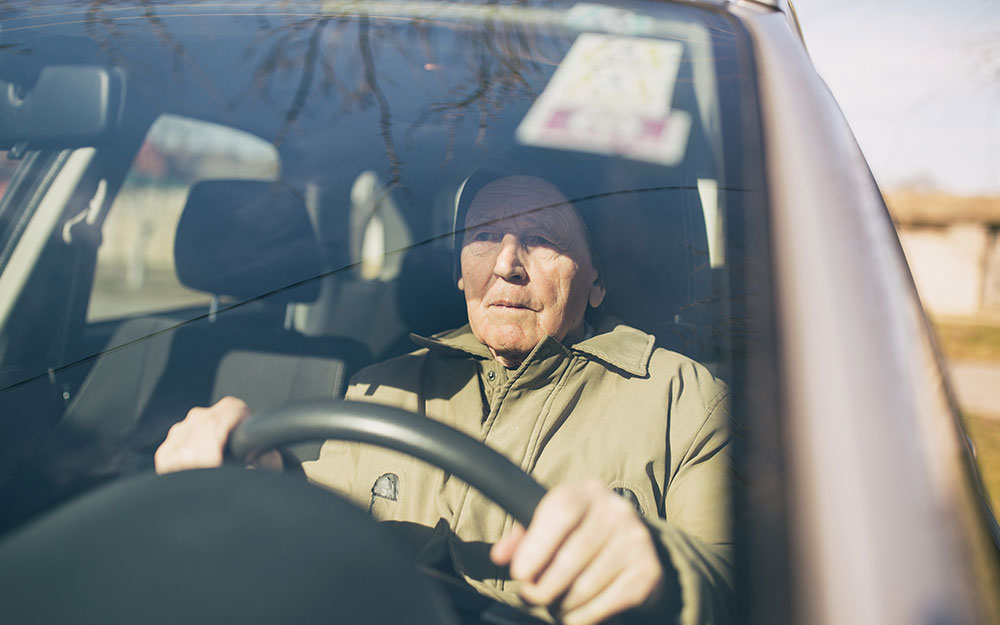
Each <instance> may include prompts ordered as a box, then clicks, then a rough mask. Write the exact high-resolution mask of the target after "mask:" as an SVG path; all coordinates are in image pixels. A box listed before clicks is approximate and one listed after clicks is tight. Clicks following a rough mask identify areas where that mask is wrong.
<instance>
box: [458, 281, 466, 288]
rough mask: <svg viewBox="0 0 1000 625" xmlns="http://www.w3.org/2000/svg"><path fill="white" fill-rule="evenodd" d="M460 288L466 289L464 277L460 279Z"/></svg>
mask: <svg viewBox="0 0 1000 625" xmlns="http://www.w3.org/2000/svg"><path fill="white" fill-rule="evenodd" d="M458 290H459V291H464V290H465V279H464V278H459V279H458Z"/></svg>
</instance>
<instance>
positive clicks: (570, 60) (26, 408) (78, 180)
mask: <svg viewBox="0 0 1000 625" xmlns="http://www.w3.org/2000/svg"><path fill="white" fill-rule="evenodd" d="M0 18H2V30H0V68H2V69H0V80H2V81H4V87H3V88H4V89H5V90H8V91H9V92H10V94H12V95H11V98H13V99H12V100H11V101H12V102H13V101H17V99H18V98H26V99H24V102H28V103H30V105H31V109H32V110H31V111H29V112H30V114H31V115H32V116H33V117H30V119H29V117H25V118H24V119H26V120H28V121H25V122H24V124H23V125H22V128H29V131H27V132H25V133H22V135H21V136H14V137H12V138H9V140H8V142H7V144H6V145H2V146H0V148H2V149H4V150H6V152H5V153H4V154H3V155H2V160H3V162H2V163H0V294H2V295H0V299H2V301H0V407H2V411H3V413H2V433H0V463H2V464H0V496H2V500H0V510H3V513H2V516H3V517H4V519H3V521H4V529H10V528H11V527H15V526H17V525H19V524H21V523H23V522H24V521H25V520H26V519H28V518H30V517H31V516H33V515H35V514H38V513H39V512H41V511H44V510H47V509H49V508H50V507H52V506H53V505H55V504H56V503H58V502H61V501H64V500H66V499H67V498H70V497H72V496H75V495H77V494H79V493H82V492H84V491H86V490H88V489H90V488H92V487H93V486H95V485H97V484H101V483H103V482H106V481H108V480H110V479H113V478H117V477H119V476H122V475H129V474H132V473H135V472H138V471H142V470H147V469H149V468H150V467H151V466H152V454H153V451H154V450H155V449H156V446H157V445H158V444H159V443H160V442H161V441H162V440H163V438H164V436H165V435H166V432H167V429H168V428H169V427H170V425H171V424H172V423H174V422H176V421H177V420H180V419H181V418H183V416H184V414H185V413H186V411H187V410H188V409H189V408H190V407H192V406H198V405H201V406H205V405H209V404H211V403H212V402H214V401H216V400H217V399H219V397H221V396H224V395H236V396H239V397H241V398H243V399H244V400H245V401H247V403H248V404H249V405H250V408H251V409H252V410H253V411H255V412H257V411H262V410H265V409H269V408H274V407H276V406H280V405H283V404H285V403H287V402H289V401H293V400H296V399H303V398H313V397H333V398H337V397H342V396H343V394H344V392H345V389H346V388H347V383H348V380H349V379H350V376H352V375H353V374H354V373H356V372H357V371H359V370H361V369H362V368H363V367H365V366H367V365H369V364H371V363H374V362H380V361H384V360H386V359H388V358H391V357H394V356H399V355H401V354H406V353H408V352H411V351H413V350H414V349H417V348H418V347H420V345H419V344H415V343H414V341H413V339H412V338H411V334H416V335H419V336H422V337H427V336H431V335H434V334H436V333H440V332H443V331H445V330H448V329H451V328H456V327H460V326H462V325H463V324H465V323H467V321H468V314H469V313H468V312H467V307H466V302H465V299H464V297H463V292H462V291H460V290H459V289H458V288H457V283H458V278H459V275H460V274H459V267H458V257H457V253H458V250H460V249H461V247H462V245H463V243H464V242H465V241H467V240H469V237H470V235H469V233H467V231H466V228H467V227H468V226H470V224H471V220H470V221H466V218H465V217H466V214H467V209H468V202H469V196H470V194H471V191H470V190H471V189H472V188H473V186H475V185H479V187H481V186H482V185H481V179H483V178H484V177H485V178H486V179H491V180H499V179H504V178H506V177H508V176H517V177H518V178H512V179H511V180H515V181H518V180H520V181H521V183H525V182H524V181H529V180H530V181H538V180H541V181H544V182H545V183H547V184H550V185H552V186H553V187H554V188H555V189H557V190H558V191H559V192H560V193H561V195H562V197H564V198H565V199H566V201H567V202H568V203H569V204H570V205H571V206H572V207H573V208H575V209H576V212H577V214H578V215H579V216H580V218H581V220H582V222H583V225H584V231H585V233H586V236H587V242H588V244H589V247H590V249H591V252H592V255H593V258H594V262H595V265H597V267H598V269H599V271H600V274H601V280H602V284H603V285H604V287H605V288H606V297H605V298H604V299H603V302H601V304H600V306H598V307H596V308H593V309H590V310H588V312H587V316H586V326H585V327H586V332H587V333H588V334H587V335H592V334H593V333H595V332H598V331H600V329H601V328H603V327H605V326H606V324H608V323H612V324H615V323H623V324H627V325H629V326H632V327H634V328H637V329H639V330H642V331H644V332H646V333H648V334H650V335H652V336H653V337H655V343H656V345H657V346H659V347H663V348H666V349H669V350H672V351H674V352H677V353H680V354H683V355H685V356H687V357H689V358H691V359H693V360H695V361H697V362H699V363H701V364H702V365H704V366H705V367H706V368H707V370H708V371H711V372H712V374H713V375H714V376H716V377H718V378H719V379H720V380H722V381H725V382H726V383H728V384H730V385H732V384H733V383H734V378H738V377H739V370H740V367H741V366H742V365H741V363H740V361H739V359H738V358H737V357H736V356H734V354H739V353H740V351H741V345H742V341H743V340H744V338H745V334H746V313H745V309H746V302H745V298H746V294H747V293H748V292H752V291H754V287H753V286H752V285H749V284H748V283H747V282H748V280H749V278H748V277H747V276H748V271H747V270H746V263H747V260H746V256H747V253H746V249H745V240H746V236H745V229H746V228H747V224H748V223H750V222H757V223H759V221H760V219H759V218H758V217H754V215H755V214H756V212H755V211H758V210H759V209H760V207H761V206H762V204H763V197H764V191H763V183H762V181H761V174H760V169H759V168H760V160H761V159H760V156H759V154H756V153H755V152H754V150H759V147H758V146H759V144H758V142H757V141H756V140H755V139H754V134H753V133H754V132H756V130H754V129H753V128H752V126H753V124H750V123H748V120H753V119H754V116H755V115H756V112H755V109H754V106H755V105H754V94H753V91H752V90H751V88H750V86H749V84H748V82H747V81H748V76H751V72H750V69H749V68H748V67H745V66H744V64H745V63H747V61H746V59H747V58H748V57H747V55H745V54H742V53H737V52H736V50H737V49H742V48H741V46H744V45H745V42H744V40H743V38H742V36H741V35H740V32H739V31H738V30H737V29H736V27H735V26H734V25H733V24H732V23H731V22H730V21H729V20H728V19H727V18H726V17H725V16H724V15H723V14H721V13H715V12H713V11H711V10H707V9H702V8H695V7H693V6H683V5H673V4H666V3H656V4H640V3H629V4H627V5H623V6H621V7H616V8H612V7H608V6H603V5H598V4H590V3H578V4H568V3H567V4H564V3H557V2H552V3H550V2H525V3H523V4H518V5H515V6H511V7H499V6H494V5H493V4H492V3H489V2H484V3H482V4H479V3H463V4H447V5H445V4H436V3H428V2H390V3H357V2H337V1H333V2H323V3H316V4H315V5H313V4H312V3H280V4H279V3H273V4H270V3H256V2H250V3H232V4H229V3H183V4H182V3H176V4H172V3H153V4H148V5H147V4H140V3H137V4H136V5H133V4H132V3H127V2H106V3H105V2H89V3H78V4H69V3H67V4H61V3H60V4H55V3H45V4H39V3H26V4H24V5H21V4H18V3H12V4H11V3H8V4H6V5H5V6H4V8H2V9H0ZM60 72H61V73H60ZM53 76H54V77H56V78H53V79H52V80H49V77H53ZM43 85H55V86H53V87H51V88H50V87H48V86H46V87H45V88H44V89H43ZM8 87H9V89H8ZM33 89H34V91H32V90H33ZM98 92H99V94H100V97H96V96H94V97H91V96H93V94H94V93H98ZM28 94H30V96H31V97H28ZM46 94H47V95H46ZM43 96H45V97H47V98H48V99H47V100H46V101H42V98H43ZM32 98H34V99H33V100H32ZM67 101H68V102H72V101H77V102H80V103H81V104H80V105H79V106H76V107H72V109H73V110H74V111H76V112H75V113H73V114H72V115H64V114H62V113H60V111H63V110H65V104H66V102H67ZM83 102H86V103H88V106H89V104H90V103H92V102H93V103H96V104H93V110H94V111H96V112H95V113H88V112H86V111H83V112H81V110H83V109H86V110H87V111H89V110H91V109H88V108H87V107H86V106H84V105H83V104H82V103H83ZM60 104H62V105H63V108H60ZM11 110H13V109H11ZM47 110H49V111H50V112H49V113H46V111H47ZM51 111H55V112H51ZM19 114H20V113H19ZM26 115H27V114H26ZM46 115H48V117H46ZM74 116H75V117H74ZM88 116H89V117H88ZM57 118H58V120H57ZM31 120H34V121H31ZM95 120H97V121H95ZM8 134H9V133H8ZM479 187H477V188H479ZM538 208H539V207H538V206H525V207H524V209H525V214H529V213H530V212H531V211H532V210H537V209H538ZM475 236H476V237H478V236H479V235H478V234H477V235H475ZM484 236H485V235H484ZM477 240H478V239H477ZM532 241H534V239H532ZM550 244H552V245H557V244H558V242H556V243H552V242H549V241H542V242H540V243H538V245H550ZM531 245H534V243H531ZM609 320H610V321H609ZM735 381H736V382H737V383H738V380H735ZM290 453H293V454H297V455H298V456H299V458H300V459H309V458H314V457H315V455H316V453H317V446H310V445H303V446H300V447H298V448H296V449H295V450H293V451H292V452H290ZM373 501H374V499H373Z"/></svg>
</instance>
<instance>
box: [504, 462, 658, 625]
mask: <svg viewBox="0 0 1000 625" xmlns="http://www.w3.org/2000/svg"><path fill="white" fill-rule="evenodd" d="M490 557H491V558H492V560H493V561H494V562H495V563H496V564H500V565H504V564H509V565H510V575H511V577H512V578H513V579H515V580H518V581H520V582H521V589H520V595H521V598H522V599H524V600H525V601H526V602H528V603H530V604H533V605H545V606H548V607H549V608H550V609H551V610H553V612H554V613H555V614H556V615H558V616H559V618H560V619H561V621H562V622H563V623H565V624H566V625H591V624H593V623H599V622H601V621H603V620H604V619H606V618H608V617H610V616H613V615H615V614H617V613H619V612H622V611H624V610H627V609H629V608H634V607H637V606H641V605H646V604H649V603H652V602H653V601H655V599H656V595H657V593H658V592H660V589H661V586H662V585H663V579H664V575H663V568H662V566H661V564H660V559H659V557H658V556H657V553H656V548H655V546H654V545H653V537H652V535H651V534H650V532H649V529H648V528H647V527H646V525H645V524H643V522H642V521H641V520H640V518H639V516H638V514H637V513H636V511H635V510H634V509H633V508H632V506H630V505H629V504H628V502H627V501H625V500H624V499H623V498H622V497H619V496H618V495H616V494H614V493H612V492H611V491H609V490H608V489H607V487H605V486H604V485H603V484H601V483H599V482H597V481H588V482H580V483H576V484H568V485H564V486H559V487H557V488H553V489H552V490H551V491H549V493H548V494H547V495H545V497H543V498H542V501H541V502H540V503H539V504H538V508H537V509H536V510H535V515H534V517H533V518H532V521H531V524H530V525H529V526H528V529H527V530H525V529H524V528H523V527H522V526H521V525H519V524H515V526H514V531H513V532H511V534H509V535H508V536H505V537H504V538H503V539H501V540H500V541H499V542H497V543H496V544H495V545H493V549H492V550H491V552H490Z"/></svg>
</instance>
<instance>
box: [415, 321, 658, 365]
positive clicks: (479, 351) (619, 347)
mask: <svg viewBox="0 0 1000 625" xmlns="http://www.w3.org/2000/svg"><path fill="white" fill-rule="evenodd" d="M410 338H411V339H412V340H413V342H414V343H416V344H417V345H420V346H421V347H427V348H428V349H432V350H435V351H445V352H461V353H465V354H470V355H472V356H476V357H477V358H493V355H492V354H490V350H489V349H488V348H487V347H486V346H485V345H483V344H482V343H480V342H479V339H477V338H476V336H475V335H474V334H473V333H472V329H471V328H470V327H469V324H465V325H464V326H462V327H461V328H456V329H454V330H447V331H445V332H440V333H438V334H434V335H432V336H430V337H423V336H419V335H416V334H411V335H410ZM654 340H655V339H654V337H653V336H651V335H649V334H646V333H645V332H643V331H641V330H637V329H635V328H632V327H630V326H627V325H625V324H624V323H623V322H622V321H620V320H618V319H615V318H613V317H608V318H606V319H605V320H604V321H603V322H602V323H601V325H600V326H599V327H598V328H597V330H596V332H595V333H594V335H593V336H591V337H590V338H587V339H585V340H583V341H580V342H578V343H576V344H574V345H570V346H567V347H566V349H568V350H570V351H576V352H581V353H584V354H587V355H589V356H593V357H594V358H596V359H598V360H600V361H601V362H603V363H605V364H607V365H610V366H612V367H614V368H616V369H621V370H622V371H625V372H626V373H629V374H631V375H635V376H640V377H646V376H648V375H649V359H650V357H651V356H652V354H653V347H654V345H653V343H654ZM548 341H551V342H555V343H558V341H556V340H555V339H552V338H551V337H549V338H548V339H546V341H543V343H545V342H548ZM537 351H538V349H537V348H536V349H535V350H534V352H537ZM534 352H532V354H534ZM528 358H529V359H530V358H531V356H529V357H528Z"/></svg>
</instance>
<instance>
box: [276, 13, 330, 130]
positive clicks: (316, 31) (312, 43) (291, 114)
mask: <svg viewBox="0 0 1000 625" xmlns="http://www.w3.org/2000/svg"><path fill="white" fill-rule="evenodd" d="M328 21H329V20H327V19H325V18H324V19H319V20H316V25H315V26H314V27H313V32H312V35H311V36H310V37H309V45H308V46H307V47H306V54H305V57H304V58H303V59H302V77H301V78H300V79H299V86H298V88H297V89H296V90H295V97H293V98H292V104H291V106H289V107H288V110H287V111H285V119H284V121H283V122H282V123H281V128H280V129H279V130H278V133H277V135H275V138H274V145H276V146H278V145H281V143H282V141H284V140H285V136H286V135H287V134H288V131H289V130H290V129H291V127H292V125H293V124H294V123H295V121H296V120H297V119H298V118H299V115H300V114H301V113H302V109H303V108H304V107H305V105H306V99H307V98H308V97H309V91H310V89H311V88H312V83H313V77H314V75H315V73H316V72H315V68H316V57H317V54H318V52H319V41H320V35H321V34H322V33H323V27H324V26H326V24H327V23H328Z"/></svg>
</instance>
